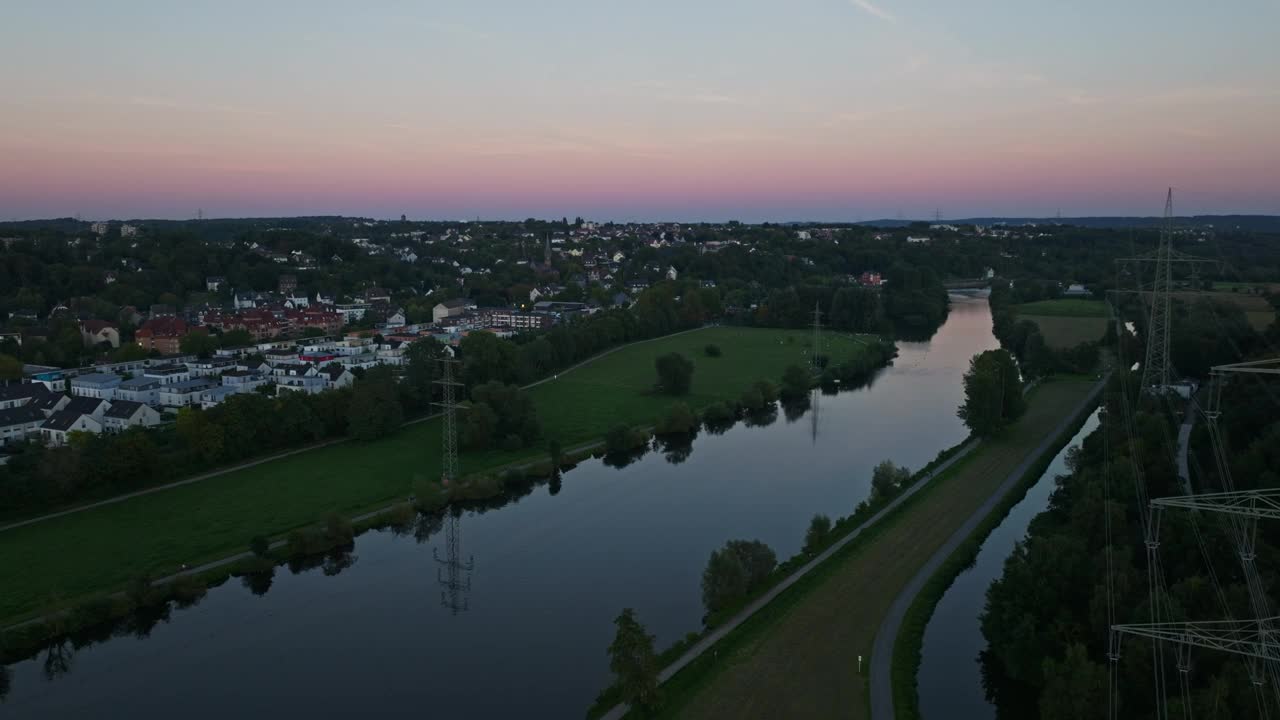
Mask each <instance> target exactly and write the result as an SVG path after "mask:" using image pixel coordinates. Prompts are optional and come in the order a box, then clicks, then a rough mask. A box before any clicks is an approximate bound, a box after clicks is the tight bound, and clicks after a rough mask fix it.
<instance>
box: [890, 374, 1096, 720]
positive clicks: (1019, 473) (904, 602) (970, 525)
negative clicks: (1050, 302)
mask: <svg viewBox="0 0 1280 720" xmlns="http://www.w3.org/2000/svg"><path fill="white" fill-rule="evenodd" d="M1110 377H1111V375H1110V373H1108V374H1107V375H1106V376H1104V377H1103V378H1102V380H1100V381H1099V382H1098V383H1097V384H1096V385H1095V386H1094V388H1093V390H1092V391H1090V393H1089V395H1088V396H1087V397H1086V398H1085V399H1084V400H1083V401H1081V403H1080V404H1079V405H1078V406H1076V408H1075V409H1074V410H1073V411H1072V412H1071V413H1069V414H1068V415H1067V416H1066V417H1064V418H1063V419H1062V421H1061V422H1060V423H1058V425H1057V426H1056V427H1055V428H1054V429H1053V432H1050V433H1049V434H1048V435H1046V436H1045V438H1044V440H1043V441H1041V443H1040V444H1039V445H1037V446H1036V448H1035V450H1033V451H1031V452H1030V453H1028V454H1027V457H1026V458H1024V459H1023V461H1022V462H1020V463H1018V466H1017V467H1015V468H1014V469H1013V471H1012V472H1010V473H1009V475H1008V477H1006V478H1005V479H1004V482H1002V483H1000V486H999V487H998V488H996V491H995V492H994V493H992V495H991V497H989V498H987V500H986V501H985V502H983V503H982V505H981V506H980V507H979V508H978V509H977V510H975V511H974V512H973V514H972V515H970V516H969V518H968V519H967V520H965V522H964V524H963V525H961V526H960V528H959V529H957V530H956V531H955V532H954V533H953V534H952V535H951V537H949V538H947V540H946V542H945V543H943V545H942V547H940V548H938V550H937V552H935V553H934V554H933V555H932V556H931V557H930V558H929V560H928V561H927V562H926V563H925V564H924V566H923V567H921V568H920V570H918V571H917V572H916V574H915V575H914V576H912V578H911V581H910V582H908V583H907V586H906V587H904V588H903V589H902V592H900V593H898V596H897V597H896V598H894V600H893V604H892V605H891V606H890V607H889V613H888V615H886V616H885V619H884V621H883V622H882V623H881V624H880V629H879V630H878V631H877V632H876V639H875V644H874V645H873V646H872V649H871V668H870V671H871V675H870V692H871V718H872V720H893V717H894V715H893V713H894V710H893V683H892V666H893V645H894V643H895V642H896V641H897V639H898V631H899V630H900V629H901V628H902V620H903V618H904V617H906V614H907V609H908V608H910V607H911V603H912V602H914V601H915V599H916V595H919V594H920V590H921V589H923V588H924V585H925V583H927V582H928V581H929V578H931V577H933V574H934V573H935V572H937V571H938V568H939V567H941V565H942V563H943V562H945V561H946V559H947V558H948V557H950V556H951V553H953V552H955V551H956V548H958V547H959V546H960V543H962V542H964V541H965V540H966V539H967V538H968V537H969V536H970V535H971V534H973V531H974V529H975V528H977V526H978V524H979V523H981V522H982V521H983V519H985V518H986V517H987V515H990V514H991V512H992V511H993V510H995V507H996V505H997V504H999V503H1000V502H1001V501H1003V500H1004V498H1005V496H1006V495H1008V494H1009V493H1010V492H1011V491H1012V490H1013V489H1014V488H1015V487H1017V486H1018V484H1019V483H1020V482H1021V481H1022V478H1023V476H1024V475H1026V474H1027V472H1028V471H1029V470H1030V469H1031V466H1032V465H1033V464H1034V463H1035V462H1037V461H1038V460H1040V459H1041V457H1042V456H1043V455H1044V454H1045V453H1047V452H1049V450H1051V449H1052V447H1053V445H1054V444H1055V443H1056V442H1057V440H1058V439H1059V438H1060V437H1061V436H1062V435H1063V434H1064V433H1065V432H1066V431H1067V430H1068V429H1069V428H1070V427H1071V425H1072V423H1074V422H1075V421H1076V419H1077V418H1078V417H1079V416H1080V414H1081V413H1082V412H1084V411H1085V409H1086V408H1088V407H1090V406H1091V405H1092V403H1094V402H1096V401H1097V399H1098V395H1099V394H1100V393H1101V392H1102V389H1103V388H1104V387H1106V384H1107V380H1108V379H1109V378H1110Z"/></svg>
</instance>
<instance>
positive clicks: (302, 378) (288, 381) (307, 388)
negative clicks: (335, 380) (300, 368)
mask: <svg viewBox="0 0 1280 720" xmlns="http://www.w3.org/2000/svg"><path fill="white" fill-rule="evenodd" d="M327 379H328V375H323V376H321V375H286V376H277V377H276V394H277V395H280V394H282V393H285V392H304V393H307V394H308V395H314V394H316V393H319V392H324V391H325V390H326V389H327V387H328V380H327Z"/></svg>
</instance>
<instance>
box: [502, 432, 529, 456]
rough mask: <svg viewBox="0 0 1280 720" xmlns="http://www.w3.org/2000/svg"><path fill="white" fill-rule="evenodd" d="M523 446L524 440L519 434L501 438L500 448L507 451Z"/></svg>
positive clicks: (513, 450)
mask: <svg viewBox="0 0 1280 720" xmlns="http://www.w3.org/2000/svg"><path fill="white" fill-rule="evenodd" d="M522 447H524V440H521V439H520V436H519V435H516V434H514V433H513V434H511V435H508V436H506V437H505V438H503V439H502V449H503V450H506V451H507V452H515V451H516V450H519V449H520V448H522Z"/></svg>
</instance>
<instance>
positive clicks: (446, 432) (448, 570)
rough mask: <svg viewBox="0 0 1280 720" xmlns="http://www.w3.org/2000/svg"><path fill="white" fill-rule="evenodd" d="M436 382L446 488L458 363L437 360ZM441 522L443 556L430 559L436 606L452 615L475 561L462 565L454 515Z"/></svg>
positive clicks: (450, 476)
mask: <svg viewBox="0 0 1280 720" xmlns="http://www.w3.org/2000/svg"><path fill="white" fill-rule="evenodd" d="M439 363H440V379H439V380H435V381H433V384H435V385H439V386H440V387H441V390H442V393H441V395H442V397H441V401H440V402H439V403H437V405H439V406H440V407H441V408H442V409H443V412H442V413H441V415H443V420H444V424H443V433H442V435H443V444H444V448H443V449H444V455H443V457H442V458H441V461H440V470H441V472H440V484H441V485H443V486H444V487H445V488H446V489H447V488H450V487H452V486H453V485H454V484H455V483H456V482H457V481H458V477H459V473H458V417H457V412H458V405H457V403H456V402H454V400H455V392H456V388H459V387H462V383H460V382H458V381H456V380H454V377H453V371H454V366H456V365H457V364H458V361H457V360H455V359H454V358H453V357H452V356H451V355H445V356H444V357H442V358H440V360H439ZM445 512H446V516H445V521H444V547H445V557H444V558H441V557H440V554H439V552H438V549H437V548H433V549H432V551H431V554H432V557H434V558H435V561H436V562H437V563H439V564H440V567H439V568H437V570H436V579H437V580H439V581H440V585H441V590H440V604H441V605H443V606H444V607H446V608H448V609H449V610H450V611H451V612H452V613H453V614H454V615H457V614H458V613H460V612H462V611H464V610H466V609H467V595H466V594H467V593H468V592H470V590H471V571H472V569H474V568H475V559H474V558H468V559H467V561H466V562H465V563H464V562H462V528H461V527H460V523H459V520H458V515H457V513H455V512H453V511H451V510H446V511H445Z"/></svg>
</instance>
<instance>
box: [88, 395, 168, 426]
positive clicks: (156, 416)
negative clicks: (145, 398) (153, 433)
mask: <svg viewBox="0 0 1280 720" xmlns="http://www.w3.org/2000/svg"><path fill="white" fill-rule="evenodd" d="M159 424H160V413H158V412H156V410H155V408H152V407H151V406H149V405H145V404H143V403H140V402H131V401H129V400H113V401H112V402H111V407H109V408H107V411H106V412H104V413H103V414H102V429H103V430H105V431H107V432H110V433H117V432H123V431H125V430H128V429H129V428H131V427H153V426H155V425H159Z"/></svg>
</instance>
